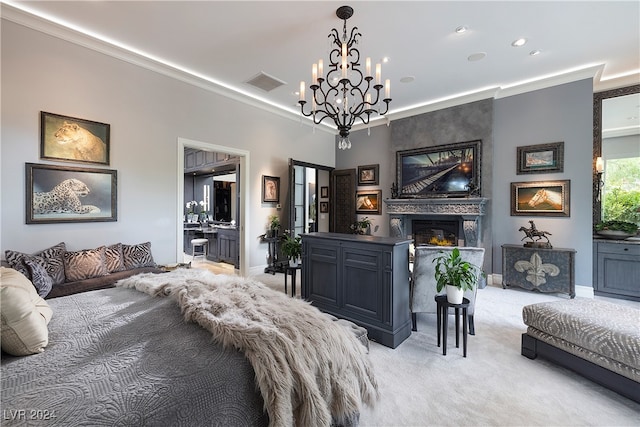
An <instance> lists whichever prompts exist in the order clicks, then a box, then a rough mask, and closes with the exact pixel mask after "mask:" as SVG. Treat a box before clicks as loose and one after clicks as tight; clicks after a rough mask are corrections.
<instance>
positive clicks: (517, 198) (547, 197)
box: [511, 179, 571, 216]
mask: <svg viewBox="0 0 640 427" xmlns="http://www.w3.org/2000/svg"><path fill="white" fill-rule="evenodd" d="M570 184H571V181H570V180H568V179H567V180H562V181H537V182H512V183H511V215H512V216H517V215H526V216H532V215H536V216H570V210H569V208H570V205H569V200H570V190H571V188H570Z"/></svg>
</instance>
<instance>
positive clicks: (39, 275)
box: [22, 256, 53, 298]
mask: <svg viewBox="0 0 640 427" xmlns="http://www.w3.org/2000/svg"><path fill="white" fill-rule="evenodd" d="M41 259H42V258H40V257H29V256H26V257H24V258H23V259H22V261H23V262H24V263H25V265H26V266H27V268H28V269H29V271H30V272H31V283H33V286H35V288H36V290H37V291H38V295H40V296H41V297H42V298H44V297H46V296H47V295H48V294H49V292H51V288H52V287H53V280H52V279H51V276H49V274H48V273H47V270H45V266H44V265H42V264H41V262H40V261H39V260H41Z"/></svg>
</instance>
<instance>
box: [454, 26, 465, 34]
mask: <svg viewBox="0 0 640 427" xmlns="http://www.w3.org/2000/svg"><path fill="white" fill-rule="evenodd" d="M466 31H467V27H465V26H464V25H460V26H459V27H458V28H456V33H458V34H462V33H464V32H466Z"/></svg>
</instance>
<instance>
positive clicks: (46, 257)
mask: <svg viewBox="0 0 640 427" xmlns="http://www.w3.org/2000/svg"><path fill="white" fill-rule="evenodd" d="M66 249H67V248H66V247H65V244H64V242H60V243H58V244H57V245H55V246H52V247H50V248H48V249H45V250H43V251H40V252H36V253H34V254H32V255H29V254H25V253H22V252H17V251H12V250H7V251H5V252H4V255H5V258H6V260H7V262H8V263H9V266H11V268H13V269H14V270H17V271H19V272H20V273H22V274H23V275H24V276H25V277H27V278H28V279H29V280H31V272H30V271H29V269H28V268H27V267H26V265H25V264H24V263H23V261H22V258H24V257H25V256H30V257H40V258H42V260H43V261H44V263H45V269H46V270H47V274H49V276H51V279H52V280H53V284H54V285H59V284H60V283H64V281H65V276H64V262H63V260H62V254H63V253H64V252H65V251H66Z"/></svg>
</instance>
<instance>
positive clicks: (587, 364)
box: [522, 298, 640, 402]
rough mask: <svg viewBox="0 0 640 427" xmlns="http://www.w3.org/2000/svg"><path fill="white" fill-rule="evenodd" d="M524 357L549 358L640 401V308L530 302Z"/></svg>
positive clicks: (581, 302) (582, 300)
mask: <svg viewBox="0 0 640 427" xmlns="http://www.w3.org/2000/svg"><path fill="white" fill-rule="evenodd" d="M522 318H523V320H524V323H525V324H526V325H527V326H528V328H527V333H526V334H523V335H522V355H523V356H526V357H528V358H530V359H535V358H536V356H542V357H545V358H547V359H549V360H551V361H553V362H555V363H557V364H559V365H562V366H564V367H566V368H569V369H571V370H574V371H576V372H578V373H580V374H581V375H583V376H585V377H586V378H589V379H591V380H593V381H595V382H597V383H599V384H601V385H604V386H605V387H608V388H610V389H612V390H614V391H616V392H617V393H620V394H622V395H623V396H626V397H628V398H630V399H632V400H635V401H636V402H640V310H637V309H635V308H633V307H630V306H626V305H618V304H612V303H608V302H604V301H596V300H593V299H586V298H576V299H572V300H565V301H554V302H545V303H538V304H531V305H528V306H525V307H524V308H523V309H522Z"/></svg>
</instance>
